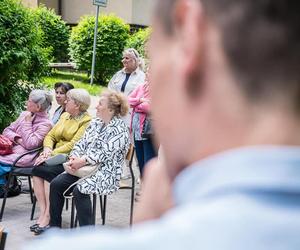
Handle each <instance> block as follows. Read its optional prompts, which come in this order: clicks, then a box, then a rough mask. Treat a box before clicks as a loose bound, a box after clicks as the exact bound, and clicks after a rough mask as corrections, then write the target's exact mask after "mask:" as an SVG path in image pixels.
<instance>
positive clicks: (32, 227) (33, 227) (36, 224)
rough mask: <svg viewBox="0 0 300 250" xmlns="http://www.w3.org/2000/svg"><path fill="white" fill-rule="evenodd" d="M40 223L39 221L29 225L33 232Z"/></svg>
mask: <svg viewBox="0 0 300 250" xmlns="http://www.w3.org/2000/svg"><path fill="white" fill-rule="evenodd" d="M39 225H40V224H38V223H35V224H33V225H32V226H30V227H29V229H30V231H31V232H34V230H35V229H36V228H37V227H39Z"/></svg>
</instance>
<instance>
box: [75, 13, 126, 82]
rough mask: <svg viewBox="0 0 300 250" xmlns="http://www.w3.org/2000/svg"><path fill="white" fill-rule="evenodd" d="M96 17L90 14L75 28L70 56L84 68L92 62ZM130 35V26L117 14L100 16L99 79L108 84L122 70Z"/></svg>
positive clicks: (97, 69) (97, 61)
mask: <svg viewBox="0 0 300 250" xmlns="http://www.w3.org/2000/svg"><path fill="white" fill-rule="evenodd" d="M94 25H95V17H93V16H86V17H84V18H82V19H81V21H80V22H79V24H78V26H77V27H74V28H73V30H72V32H71V37H70V56H71V58H72V61H74V62H75V63H76V65H77V67H78V68H79V69H80V70H85V71H88V72H90V71H91V65H92V54H93V40H94ZM128 36H129V25H127V24H125V23H124V21H123V20H122V19H120V18H118V17H116V16H114V15H109V16H100V17H99V24H98V36H97V50H96V67H95V79H96V81H97V82H99V83H100V84H101V85H106V84H107V83H108V81H109V79H110V78H111V77H112V75H113V74H114V73H115V72H116V71H117V70H119V69H120V67H121V63H120V62H121V58H122V51H123V49H124V47H125V44H126V40H127V38H128Z"/></svg>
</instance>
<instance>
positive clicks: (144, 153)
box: [134, 139, 157, 176]
mask: <svg viewBox="0 0 300 250" xmlns="http://www.w3.org/2000/svg"><path fill="white" fill-rule="evenodd" d="M134 146H135V152H136V158H137V160H138V164H139V169H140V173H141V175H142V176H143V172H144V166H145V164H146V163H147V162H148V161H149V160H151V159H152V158H153V157H155V156H156V155H157V154H156V152H155V149H154V147H153V143H152V140H151V139H147V140H142V141H136V140H134Z"/></svg>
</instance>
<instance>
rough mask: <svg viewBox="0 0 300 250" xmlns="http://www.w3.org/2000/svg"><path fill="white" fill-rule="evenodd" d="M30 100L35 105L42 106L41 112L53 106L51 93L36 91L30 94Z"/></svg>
mask: <svg viewBox="0 0 300 250" xmlns="http://www.w3.org/2000/svg"><path fill="white" fill-rule="evenodd" d="M29 98H30V100H31V101H33V102H34V103H36V104H38V105H40V107H41V111H45V110H47V109H49V108H50V107H51V105H52V99H53V97H52V95H51V94H50V93H49V91H46V90H42V89H34V90H32V91H31V92H30V94H29Z"/></svg>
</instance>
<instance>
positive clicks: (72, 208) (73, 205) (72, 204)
mask: <svg viewBox="0 0 300 250" xmlns="http://www.w3.org/2000/svg"><path fill="white" fill-rule="evenodd" d="M67 200H68V199H67ZM74 215H75V201H74V198H72V201H71V222H70V227H71V228H73V227H74V224H76V222H75V221H74ZM76 219H77V216H76ZM74 222H75V223H74Z"/></svg>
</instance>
